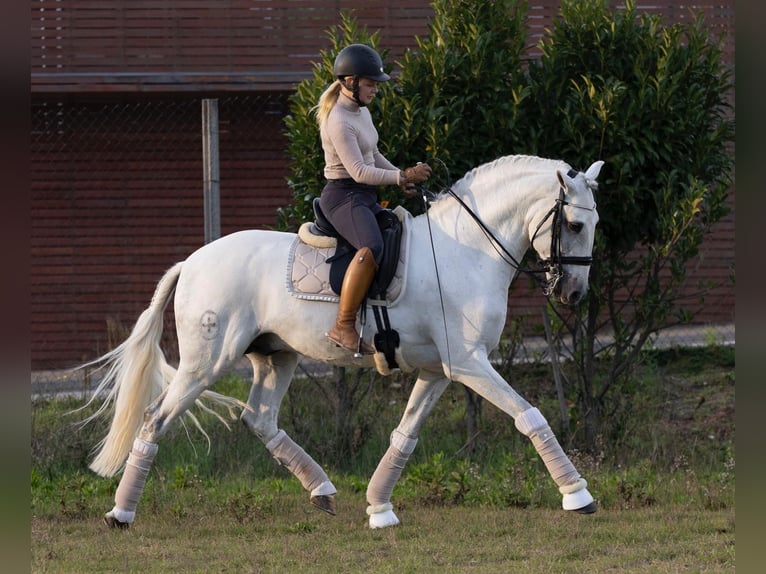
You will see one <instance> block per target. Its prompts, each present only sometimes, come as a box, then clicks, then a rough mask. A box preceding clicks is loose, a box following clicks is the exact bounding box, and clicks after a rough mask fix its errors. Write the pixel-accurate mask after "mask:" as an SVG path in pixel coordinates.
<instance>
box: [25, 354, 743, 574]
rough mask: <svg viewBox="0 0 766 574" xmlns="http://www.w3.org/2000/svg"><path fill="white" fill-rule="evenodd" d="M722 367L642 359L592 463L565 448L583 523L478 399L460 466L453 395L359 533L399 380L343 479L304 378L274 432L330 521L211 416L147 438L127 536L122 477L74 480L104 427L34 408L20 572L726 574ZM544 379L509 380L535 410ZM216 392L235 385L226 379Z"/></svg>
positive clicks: (728, 404)
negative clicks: (120, 508)
mask: <svg viewBox="0 0 766 574" xmlns="http://www.w3.org/2000/svg"><path fill="white" fill-rule="evenodd" d="M733 370H734V369H733V350H732V352H731V353H728V352H721V351H720V350H718V351H716V352H715V353H695V354H691V355H678V356H668V355H665V356H663V357H659V358H657V360H654V361H651V362H649V363H647V365H646V367H645V368H644V370H643V371H642V375H641V376H642V379H641V385H639V387H640V388H641V389H643V392H642V393H637V394H636V395H635V396H634V397H633V398H632V400H631V405H630V406H631V410H630V411H626V412H630V413H631V414H630V415H629V416H626V418H625V420H624V421H623V424H622V425H621V427H622V428H623V429H624V432H623V434H622V435H620V436H615V437H614V440H613V441H612V442H609V443H608V444H605V446H604V452H603V453H599V454H598V455H585V454H583V453H579V452H577V451H576V450H574V449H569V450H570V456H571V457H572V459H573V461H574V462H575V464H576V465H577V467H578V469H579V470H580V471H581V472H582V473H583V475H584V476H585V477H586V478H587V479H588V482H589V489H590V490H591V492H593V494H594V496H595V497H596V499H597V501H598V503H599V506H600V509H599V512H598V513H596V514H594V515H590V516H580V515H577V514H572V513H568V512H565V511H563V510H561V509H560V497H559V495H558V493H557V490H556V487H555V485H554V484H553V482H552V481H551V480H550V478H549V477H548V475H547V473H546V472H545V470H544V468H543V467H542V464H541V463H540V461H539V460H538V457H537V455H536V453H535V452H534V449H531V448H530V446H529V444H528V440H526V439H525V438H524V437H520V436H519V434H518V433H517V432H516V431H515V430H514V429H513V424H512V422H510V421H509V419H508V418H507V417H505V416H504V415H502V414H501V413H499V412H498V411H496V410H495V409H493V408H490V407H488V406H487V405H484V409H483V411H482V417H481V421H480V422H481V424H480V430H481V441H480V444H479V447H478V448H477V449H476V450H475V451H474V454H473V455H472V456H471V457H470V458H466V457H465V456H463V455H464V453H465V450H464V449H463V448H462V446H463V443H464V438H463V434H464V430H465V429H464V426H463V425H464V420H463V418H464V412H465V405H464V402H463V397H462V394H461V393H462V389H461V388H460V387H459V386H457V385H455V386H454V389H450V390H449V391H448V392H447V393H446V394H445V396H444V397H443V398H442V400H441V401H440V404H439V405H438V407H437V410H436V411H435V412H434V413H433V415H432V417H431V419H429V424H428V425H427V428H426V429H424V432H423V435H422V436H421V441H420V443H419V444H418V448H417V449H416V452H415V454H414V455H413V457H412V459H411V460H410V464H409V465H408V467H407V468H406V469H405V473H404V476H403V479H402V481H400V483H399V484H398V485H397V487H396V489H395V491H394V504H395V505H396V507H397V514H398V515H399V517H400V519H401V520H402V524H401V525H400V526H399V527H397V528H391V529H386V530H383V531H380V530H369V529H368V528H367V520H366V519H367V517H366V516H365V508H366V502H365V498H364V492H365V489H366V485H367V482H366V481H367V480H368V479H369V476H370V475H371V473H372V470H373V469H374V467H375V464H376V463H377V458H378V457H379V456H380V454H381V453H382V452H383V451H384V450H385V443H386V442H387V435H388V433H389V432H390V430H391V428H393V427H394V426H395V424H396V419H397V418H398V416H399V415H400V413H401V409H402V408H403V404H404V402H403V401H404V400H405V399H406V385H405V388H401V386H400V385H399V383H398V382H395V383H391V382H390V381H388V380H386V381H388V382H383V381H376V382H375V388H374V389H373V391H372V395H373V396H372V397H371V399H370V404H371V405H373V404H374V405H375V406H371V407H370V408H372V409H373V410H374V411H375V416H374V417H371V416H368V415H366V414H365V413H364V411H363V409H362V410H361V411H360V413H358V421H357V422H358V424H359V427H360V428H361V429H364V433H363V438H364V440H362V439H359V441H358V442H359V444H358V445H357V450H356V451H355V453H354V456H353V461H352V462H351V463H350V464H347V465H345V466H344V467H343V468H342V469H340V468H339V467H338V466H337V465H334V464H332V463H330V462H328V460H330V459H331V456H330V454H329V452H325V451H323V450H322V448H321V446H322V441H321V440H320V438H319V437H316V436H314V435H316V432H315V433H314V435H312V434H311V433H310V432H307V431H306V429H305V428H303V427H301V421H302V420H303V416H302V415H304V414H305V411H304V410H303V409H305V408H308V407H309V406H310V407H311V411H312V412H316V411H317V410H319V411H320V414H318V415H316V416H317V417H319V418H320V419H321V417H322V416H328V417H329V416H331V413H330V412H327V413H325V412H324V411H322V409H320V408H319V407H318V405H317V396H316V394H315V391H316V389H315V388H314V386H315V385H312V384H308V385H303V386H301V385H300V384H298V387H297V388H298V391H296V393H295V394H292V395H290V396H289V397H288V399H287V401H286V404H285V405H284V408H283V415H282V419H283V426H284V428H286V430H288V432H290V433H291V434H293V436H295V437H296V440H299V442H301V443H303V444H304V445H305V446H307V450H308V451H309V452H311V453H312V454H314V455H315V457H316V458H317V460H319V461H320V462H321V463H322V464H324V465H326V466H327V468H328V469H329V470H330V475H331V478H332V479H333V481H334V483H335V484H336V486H337V487H338V491H339V492H338V495H337V498H336V501H337V507H338V515H337V516H335V517H333V516H329V515H327V514H324V513H322V512H321V511H318V510H316V509H314V508H313V507H312V506H311V505H310V504H309V502H308V495H307V494H306V493H305V492H304V491H302V489H301V488H300V485H299V484H298V482H297V481H296V480H295V479H294V478H292V477H291V476H290V475H289V474H287V473H286V472H285V471H284V470H283V469H281V468H279V467H277V466H276V465H275V463H274V462H273V461H272V460H271V459H270V457H269V455H268V453H267V452H266V451H265V449H264V448H263V447H262V445H260V443H258V442H257V441H256V440H255V439H253V438H252V437H250V436H249V435H248V434H247V433H246V432H245V430H244V428H242V427H241V425H238V424H237V425H234V426H232V429H231V430H226V429H225V428H224V427H223V426H222V425H216V424H215V423H214V422H211V421H208V422H206V428H207V430H208V432H209V434H210V436H211V439H212V442H211V445H210V450H209V451H208V445H207V442H206V440H205V439H204V438H202V437H201V435H200V434H199V433H196V431H193V430H190V431H189V436H188V437H187V433H186V431H185V429H183V428H182V427H180V426H179V427H178V428H177V429H174V430H173V431H171V433H169V435H168V436H167V437H166V439H165V440H163V441H162V442H161V443H160V452H159V454H158V457H157V460H156V461H155V465H154V467H153V469H152V473H151V475H150V477H149V481H148V483H147V487H146V490H145V492H144V495H143V497H142V499H141V501H140V503H139V506H138V516H137V518H136V522H135V523H134V525H133V526H132V528H131V529H130V530H128V531H110V530H107V529H106V528H105V527H104V525H103V524H102V523H101V516H102V515H103V513H104V512H105V511H106V510H108V509H109V508H111V506H112V504H113V496H114V490H115V488H116V486H117V482H118V478H112V479H104V478H100V477H97V476H95V475H94V474H93V473H91V472H89V471H88V470H87V461H88V460H89V451H90V449H91V448H92V447H93V445H94V444H95V443H96V442H97V441H98V439H99V438H100V437H101V436H102V435H103V432H104V428H103V425H92V426H89V427H86V428H85V429H82V430H78V429H77V428H76V427H73V426H72V423H73V422H74V421H75V420H76V417H75V418H73V417H72V416H68V415H66V414H65V413H66V412H67V411H69V410H71V409H72V408H73V407H75V406H77V403H76V402H73V401H71V400H70V401H38V402H36V403H35V404H33V408H32V412H33V420H32V476H31V504H32V507H31V514H32V519H31V522H32V533H31V535H32V536H31V539H32V548H31V551H32V555H31V567H32V571H33V572H55V573H66V572H83V573H93V572H141V573H150V572H205V573H208V572H254V573H261V572H276V573H284V572H289V573H304V572H305V573H324V572H328V573H330V572H332V573H356V572H360V573H366V572H375V573H378V572H381V573H385V572H397V573H399V572H416V573H430V572H438V573H445V572H447V573H449V572H477V573H479V572H487V573H493V572H525V573H531V574H537V573H544V572H552V573H570V572H571V573H577V572H620V573H631V572H647V573H649V572H651V573H657V572H660V573H661V572H734V570H735V544H734V541H735V507H734V494H735V493H734V446H733V444H734V420H733V414H734V374H733ZM547 379H548V376H547V372H546V370H545V369H544V368H543V369H537V368H530V369H529V370H528V371H527V372H526V373H524V376H520V377H519V378H518V380H517V381H516V383H515V384H516V385H517V388H521V390H522V391H523V392H524V393H525V394H526V395H527V396H530V397H532V398H536V399H537V404H540V403H541V402H542V403H544V402H545V401H544V400H543V399H544V397H545V396H546V394H547V393H550V389H549V388H546V384H548V383H546V381H547ZM317 384H318V383H317ZM224 385H227V387H226V391H227V392H229V393H233V394H237V393H244V392H246V386H247V385H246V384H245V383H244V382H242V381H239V380H230V381H227V382H225V383H224ZM240 387H241V388H240ZM550 394H551V395H552V393H550ZM372 399H374V401H373V400H372ZM380 405H386V406H385V408H382V407H381V406H380ZM541 408H543V407H541ZM546 411H547V412H555V410H554V409H553V408H545V409H544V412H546ZM306 428H308V427H306ZM302 433H303V434H302ZM359 433H362V431H358V434H359ZM312 436H313V439H312Z"/></svg>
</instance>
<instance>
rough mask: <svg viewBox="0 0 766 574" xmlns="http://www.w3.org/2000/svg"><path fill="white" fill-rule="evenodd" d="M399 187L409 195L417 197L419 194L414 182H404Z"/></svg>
mask: <svg viewBox="0 0 766 574" xmlns="http://www.w3.org/2000/svg"><path fill="white" fill-rule="evenodd" d="M399 187H401V188H402V192H403V193H404V195H405V196H407V197H415V196H416V195H418V190H417V188H416V187H415V184H414V183H404V184H402V185H401V186H399Z"/></svg>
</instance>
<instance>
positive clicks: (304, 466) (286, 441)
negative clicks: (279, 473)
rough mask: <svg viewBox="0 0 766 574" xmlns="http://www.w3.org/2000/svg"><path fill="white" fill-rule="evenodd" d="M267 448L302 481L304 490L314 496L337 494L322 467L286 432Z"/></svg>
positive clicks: (272, 440)
mask: <svg viewBox="0 0 766 574" xmlns="http://www.w3.org/2000/svg"><path fill="white" fill-rule="evenodd" d="M266 448H267V449H268V450H269V452H270V453H271V455H272V456H273V457H274V458H275V459H276V461H277V462H278V463H279V464H281V465H282V466H284V467H285V468H287V470H289V471H290V472H292V473H293V474H294V475H295V477H296V478H297V479H298V480H300V482H301V484H302V485H303V488H305V489H306V490H308V491H309V492H310V493H311V494H312V495H330V494H335V492H336V491H335V487H334V486H333V485H332V483H331V482H330V479H329V478H328V477H327V474H326V473H325V471H324V470H322V467H321V466H319V465H318V464H317V463H316V462H315V461H314V459H313V458H311V457H310V456H309V455H308V454H307V453H306V451H305V450H303V449H302V448H301V447H300V446H298V445H297V444H295V442H294V441H293V439H291V438H290V437H289V436H287V433H286V432H285V431H283V430H280V431H279V432H278V433H277V435H276V436H275V437H274V438H273V439H271V440H270V441H269V442H268V443H267V444H266ZM320 486H321V488H320Z"/></svg>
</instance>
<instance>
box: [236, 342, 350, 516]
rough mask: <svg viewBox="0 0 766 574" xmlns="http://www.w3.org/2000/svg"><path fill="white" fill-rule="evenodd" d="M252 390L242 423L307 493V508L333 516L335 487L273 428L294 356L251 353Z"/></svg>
mask: <svg viewBox="0 0 766 574" xmlns="http://www.w3.org/2000/svg"><path fill="white" fill-rule="evenodd" d="M248 358H249V359H250V362H251V363H252V365H253V386H252V387H251V389H250V396H249V397H248V399H247V404H248V406H249V407H250V409H246V410H244V411H243V412H242V417H241V418H242V422H243V423H244V424H245V426H246V427H247V428H248V429H249V430H250V431H251V432H252V433H253V434H254V435H255V436H257V437H258V438H259V439H260V440H261V442H263V444H264V445H266V448H267V449H268V450H269V452H270V453H271V455H272V456H273V457H274V458H275V459H276V461H277V462H278V463H279V464H281V465H283V466H285V467H286V468H287V469H288V470H289V471H290V472H292V473H293V474H294V475H295V477H296V478H297V479H298V480H299V481H300V482H301V484H302V485H303V488H305V489H306V490H307V491H308V492H309V493H310V501H311V504H313V505H314V506H316V507H317V508H320V509H322V510H324V511H325V512H327V513H329V514H333V515H334V514H335V500H334V498H333V495H334V494H335V493H336V490H335V486H334V485H333V483H332V482H331V481H330V479H329V478H328V476H327V474H326V473H325V471H324V470H323V469H322V467H321V466H319V465H318V464H317V463H316V462H315V461H314V459H312V458H311V457H310V456H309V455H308V454H307V453H306V451H304V450H303V449H302V448H301V447H300V446H299V445H297V444H296V443H295V442H294V441H293V440H292V439H291V438H290V437H289V436H288V435H287V433H286V432H285V431H284V430H281V429H280V428H279V427H278V426H277V418H278V416H279V407H280V405H281V404H282V399H283V398H284V396H285V393H286V392H287V389H288V387H289V386H290V382H291V381H292V378H293V373H294V372H295V368H296V366H297V365H298V355H297V354H295V353H292V352H288V351H280V352H277V353H273V354H271V355H260V354H257V353H251V354H249V355H248Z"/></svg>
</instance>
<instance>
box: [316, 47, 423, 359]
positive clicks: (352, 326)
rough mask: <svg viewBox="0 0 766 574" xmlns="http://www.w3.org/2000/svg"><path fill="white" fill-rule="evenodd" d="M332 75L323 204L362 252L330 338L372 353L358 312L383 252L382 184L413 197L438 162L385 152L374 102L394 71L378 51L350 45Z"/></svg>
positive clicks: (322, 120) (323, 125)
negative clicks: (404, 159) (404, 164)
mask: <svg viewBox="0 0 766 574" xmlns="http://www.w3.org/2000/svg"><path fill="white" fill-rule="evenodd" d="M333 75H334V76H335V78H336V79H335V81H334V82H333V83H332V85H330V87H329V88H327V89H326V90H325V91H324V93H323V94H322V96H321V98H320V99H319V104H318V105H317V108H316V109H317V121H318V123H319V130H320V134H321V139H322V149H323V150H324V157H325V168H324V175H325V178H327V184H326V185H325V187H324V189H323V190H322V195H321V197H320V207H321V208H322V211H323V212H324V214H325V216H326V217H327V219H328V220H329V221H330V223H332V225H333V226H334V227H335V229H336V230H337V231H338V233H340V235H341V236H342V237H343V238H344V239H345V240H346V241H348V242H349V243H350V244H351V245H352V246H353V247H354V248H355V249H356V250H357V252H356V254H355V256H354V259H353V260H352V262H351V264H350V265H349V267H348V270H347V271H346V274H345V276H344V277H343V283H342V285H341V292H340V302H339V304H338V316H337V318H336V320H335V325H334V326H333V327H332V329H330V331H329V332H328V333H327V336H328V337H329V339H330V340H331V341H333V342H334V343H335V344H336V345H338V346H340V347H343V348H344V349H348V350H349V351H354V352H359V353H361V354H365V355H371V354H374V353H375V349H373V347H371V346H370V345H368V344H367V343H365V342H364V341H362V340H360V336H359V333H358V332H357V330H356V313H357V310H358V309H359V306H360V305H361V304H362V301H363V300H364V297H365V295H366V294H367V291H368V290H369V288H370V284H371V283H372V280H373V278H374V277H375V272H376V271H377V269H378V265H379V264H380V261H381V259H382V257H383V237H382V235H381V232H380V229H379V228H378V222H377V219H376V217H375V216H376V214H377V213H378V212H380V211H381V210H382V209H383V207H382V206H381V205H380V204H378V201H377V186H379V185H398V186H399V187H401V188H402V190H403V192H404V193H405V195H407V196H411V195H412V194H413V193H414V184H416V183H421V182H423V181H425V180H427V179H428V177H429V176H430V175H431V168H430V167H429V166H428V165H427V164H424V163H423V164H418V165H416V166H414V167H410V168H407V169H405V170H404V171H401V170H399V169H398V168H397V167H395V166H394V165H393V164H392V163H391V162H390V161H388V160H387V159H386V158H385V157H384V156H383V154H381V153H380V151H379V150H378V132H377V130H376V129H375V126H374V124H373V122H372V116H371V115H370V111H369V109H368V108H367V105H369V103H370V102H372V100H373V99H374V98H375V96H376V94H377V92H378V82H386V81H388V80H390V79H391V77H390V76H389V75H388V74H386V73H385V72H384V71H383V61H382V59H381V57H380V55H379V54H378V53H377V52H376V51H375V50H373V49H372V48H370V47H369V46H365V45H363V44H351V45H350V46H346V47H345V48H343V50H341V51H340V53H339V54H338V56H337V57H336V58H335V62H334V66H333Z"/></svg>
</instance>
